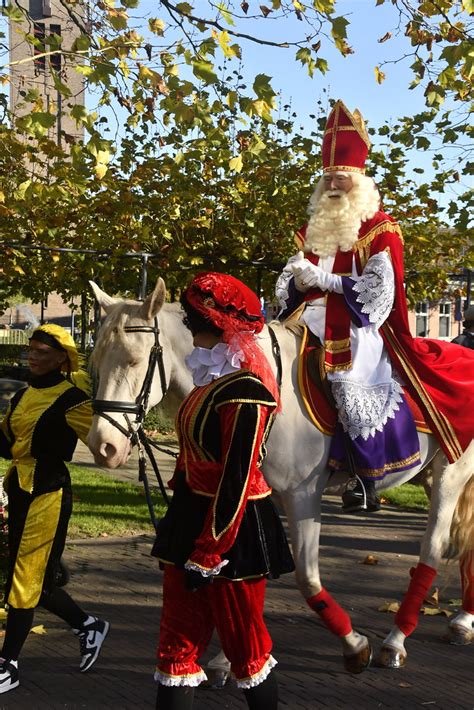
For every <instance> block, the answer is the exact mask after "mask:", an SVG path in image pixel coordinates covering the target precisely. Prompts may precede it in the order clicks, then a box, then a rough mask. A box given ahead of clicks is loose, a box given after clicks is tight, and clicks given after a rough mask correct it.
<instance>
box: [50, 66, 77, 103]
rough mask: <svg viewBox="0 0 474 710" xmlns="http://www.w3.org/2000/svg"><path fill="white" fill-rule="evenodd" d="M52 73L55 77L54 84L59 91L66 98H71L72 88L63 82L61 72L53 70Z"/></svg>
mask: <svg viewBox="0 0 474 710" xmlns="http://www.w3.org/2000/svg"><path fill="white" fill-rule="evenodd" d="M51 74H52V77H53V82H54V86H55V88H56V90H57V91H59V93H60V94H61V96H64V97H65V98H69V97H70V96H72V91H71V89H70V88H69V86H67V84H63V82H62V81H61V79H60V78H59V74H58V73H57V72H56V71H52V72H51Z"/></svg>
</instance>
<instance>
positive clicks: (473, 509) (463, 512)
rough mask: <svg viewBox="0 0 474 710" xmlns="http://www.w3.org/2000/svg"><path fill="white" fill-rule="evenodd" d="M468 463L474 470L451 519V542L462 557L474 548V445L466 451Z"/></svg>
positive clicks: (457, 553)
mask: <svg viewBox="0 0 474 710" xmlns="http://www.w3.org/2000/svg"><path fill="white" fill-rule="evenodd" d="M464 456H466V459H467V460H466V465H468V466H469V468H470V470H471V471H473V473H472V474H471V476H470V478H469V479H468V480H467V482H466V484H465V486H464V488H463V490H462V492H461V495H460V496H459V499H458V502H457V505H456V509H455V511H454V515H453V519H452V521H451V530H450V542H451V545H452V547H453V548H454V549H455V550H456V555H458V556H459V557H462V556H463V554H465V553H466V552H467V551H468V550H474V445H473V443H472V442H471V445H470V447H469V449H468V450H467V451H466V452H465V453H464Z"/></svg>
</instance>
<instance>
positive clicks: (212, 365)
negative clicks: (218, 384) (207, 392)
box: [185, 343, 244, 387]
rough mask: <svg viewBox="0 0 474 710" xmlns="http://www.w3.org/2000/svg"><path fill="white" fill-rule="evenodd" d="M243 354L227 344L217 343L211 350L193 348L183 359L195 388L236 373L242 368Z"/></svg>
mask: <svg viewBox="0 0 474 710" xmlns="http://www.w3.org/2000/svg"><path fill="white" fill-rule="evenodd" d="M243 359H244V354H243V352H242V351H241V350H235V349H234V348H232V347H231V346H230V345H228V344H227V343H217V345H214V347H213V348H194V350H193V351H192V353H191V354H190V355H187V357H186V358H185V362H186V365H187V366H188V367H189V369H190V370H191V372H192V375H193V382H194V385H195V386H196V387H202V386H203V385H208V384H209V382H212V380H216V379H217V378H218V377H222V376H223V375H228V374H229V373H231V372H236V371H237V370H240V368H241V367H242V360H243Z"/></svg>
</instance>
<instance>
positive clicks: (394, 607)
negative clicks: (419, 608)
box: [378, 602, 400, 614]
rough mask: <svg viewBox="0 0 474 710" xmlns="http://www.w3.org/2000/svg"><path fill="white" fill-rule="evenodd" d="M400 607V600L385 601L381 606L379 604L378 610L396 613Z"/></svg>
mask: <svg viewBox="0 0 474 710" xmlns="http://www.w3.org/2000/svg"><path fill="white" fill-rule="evenodd" d="M399 609H400V602H385V604H382V606H379V608H378V611H390V612H392V613H393V614H396V613H397V611H398V610H399Z"/></svg>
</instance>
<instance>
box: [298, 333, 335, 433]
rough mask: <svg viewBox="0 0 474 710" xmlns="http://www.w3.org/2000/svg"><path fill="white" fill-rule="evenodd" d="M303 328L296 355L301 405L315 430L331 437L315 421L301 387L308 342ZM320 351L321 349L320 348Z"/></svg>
mask: <svg viewBox="0 0 474 710" xmlns="http://www.w3.org/2000/svg"><path fill="white" fill-rule="evenodd" d="M303 327H304V331H303V334H302V336H301V346H300V351H299V354H298V388H299V391H300V395H301V399H302V400H303V404H304V406H305V407H306V412H307V413H308V416H309V418H310V419H311V421H312V422H313V424H314V426H315V427H316V428H317V429H319V431H320V432H321V433H322V434H326V436H332V434H333V432H332V431H328V430H326V429H324V428H323V426H322V424H321V422H320V421H319V420H318V419H316V417H315V416H314V414H313V408H312V407H311V405H310V404H309V400H308V398H307V397H306V393H305V389H304V386H303V375H304V368H303V352H304V349H305V346H306V342H307V340H308V328H307V326H303ZM321 350H322V348H321Z"/></svg>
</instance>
